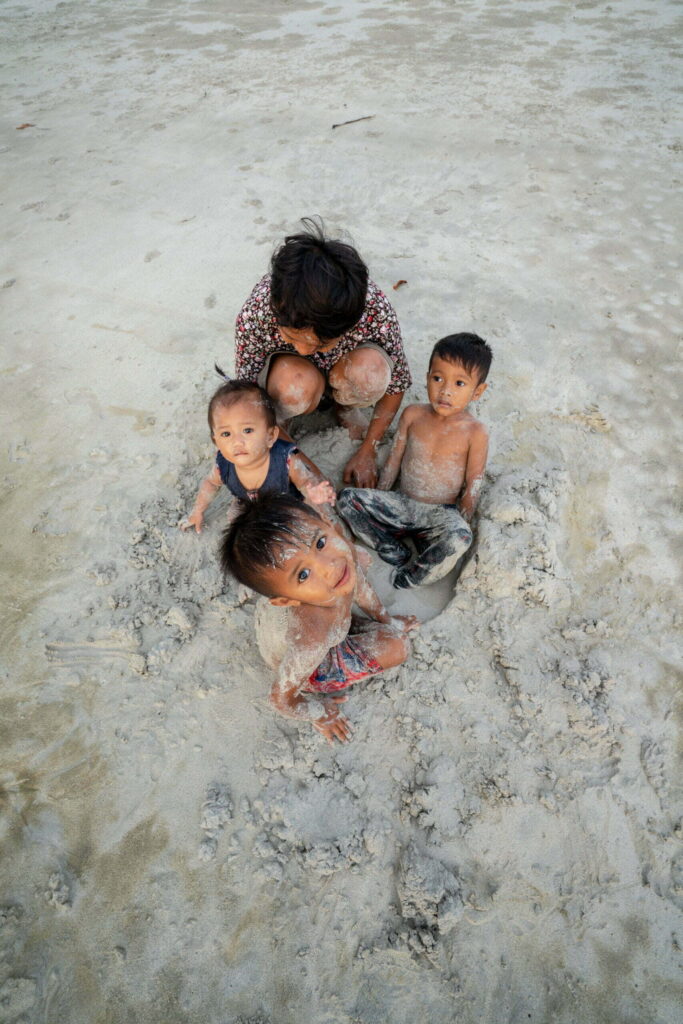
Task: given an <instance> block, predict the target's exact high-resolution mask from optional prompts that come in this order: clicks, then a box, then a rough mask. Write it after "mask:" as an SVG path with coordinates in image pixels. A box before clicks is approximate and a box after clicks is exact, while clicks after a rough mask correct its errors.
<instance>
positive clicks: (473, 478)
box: [460, 423, 489, 523]
mask: <svg viewBox="0 0 683 1024" xmlns="http://www.w3.org/2000/svg"><path fill="white" fill-rule="evenodd" d="M488 451H489V436H488V433H487V431H486V427H484V425H483V424H481V423H477V424H475V427H474V430H473V433H472V438H471V440H470V447H469V451H468V452H467V465H466V466H465V484H464V490H463V492H462V497H461V498H460V511H461V512H462V514H463V516H464V518H465V519H466V520H467V522H468V523H469V521H470V519H471V518H472V516H473V515H474V510H475V508H476V507H477V502H478V501H479V492H480V491H481V485H482V482H483V479H484V470H485V469H486V457H487V455H488Z"/></svg>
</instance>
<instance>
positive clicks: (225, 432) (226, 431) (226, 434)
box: [221, 430, 230, 437]
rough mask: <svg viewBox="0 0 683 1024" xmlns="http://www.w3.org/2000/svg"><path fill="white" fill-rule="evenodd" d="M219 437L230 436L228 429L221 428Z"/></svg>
mask: <svg viewBox="0 0 683 1024" xmlns="http://www.w3.org/2000/svg"><path fill="white" fill-rule="evenodd" d="M221 437H230V431H229V430H221Z"/></svg>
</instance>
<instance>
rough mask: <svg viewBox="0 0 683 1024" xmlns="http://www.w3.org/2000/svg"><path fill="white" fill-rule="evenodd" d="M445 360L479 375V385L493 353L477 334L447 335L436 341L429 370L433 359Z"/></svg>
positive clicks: (486, 372)
mask: <svg viewBox="0 0 683 1024" xmlns="http://www.w3.org/2000/svg"><path fill="white" fill-rule="evenodd" d="M435 356H438V358H439V359H445V360H446V361H447V362H449V363H460V364H461V366H464V368H465V369H466V370H467V372H468V373H474V371H475V370H476V371H477V373H478V374H479V383H480V384H483V383H484V381H485V380H486V378H487V376H488V372H489V370H490V368H491V360H492V359H493V352H492V351H491V349H490V347H489V345H488V343H487V342H485V341H484V339H483V338H480V337H479V335H478V334H467V333H463V334H447V335H446V337H445V338H441V339H440V340H439V341H437V343H436V345H435V346H434V348H433V349H432V354H431V356H430V357H429V368H430V369H431V367H432V363H433V361H434V357H435Z"/></svg>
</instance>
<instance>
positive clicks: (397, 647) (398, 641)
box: [381, 634, 410, 669]
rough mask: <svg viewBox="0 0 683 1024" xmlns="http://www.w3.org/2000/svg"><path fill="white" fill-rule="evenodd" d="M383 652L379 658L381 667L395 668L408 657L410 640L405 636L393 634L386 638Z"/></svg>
mask: <svg viewBox="0 0 683 1024" xmlns="http://www.w3.org/2000/svg"><path fill="white" fill-rule="evenodd" d="M383 653H384V657H383V658H382V659H381V660H382V667H383V668H385V669H387V668H396V667H397V666H398V665H402V664H403V662H404V661H407V660H408V658H409V657H410V640H408V637H406V636H397V635H395V634H394V635H392V636H390V637H388V638H387V643H386V646H385V649H384V652H383Z"/></svg>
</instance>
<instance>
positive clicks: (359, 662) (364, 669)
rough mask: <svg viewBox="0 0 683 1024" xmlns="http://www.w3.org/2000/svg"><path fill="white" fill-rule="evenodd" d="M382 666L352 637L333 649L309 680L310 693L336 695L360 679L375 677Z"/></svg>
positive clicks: (307, 687) (307, 688) (348, 637)
mask: <svg viewBox="0 0 683 1024" xmlns="http://www.w3.org/2000/svg"><path fill="white" fill-rule="evenodd" d="M381 671H382V666H381V665H380V663H379V662H378V661H377V660H376V659H375V658H372V657H370V655H369V654H366V652H365V651H364V650H363V648H362V646H361V644H359V643H358V642H357V641H356V640H355V639H354V638H353V637H352V636H347V638H346V640H342V642H341V643H340V644H337V646H336V647H331V648H330V650H329V651H328V652H327V654H326V655H325V658H324V659H323V661H322V662H321V663H320V665H318V667H317V669H316V670H315V672H313V673H312V674H311V676H310V677H309V680H308V685H307V686H306V690H307V691H308V692H309V693H336V692H337V691H338V690H345V689H346V688H347V687H348V686H353V684H354V683H357V682H358V681H359V679H365V678H367V676H372V675H375V674H376V673H377V672H381Z"/></svg>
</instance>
